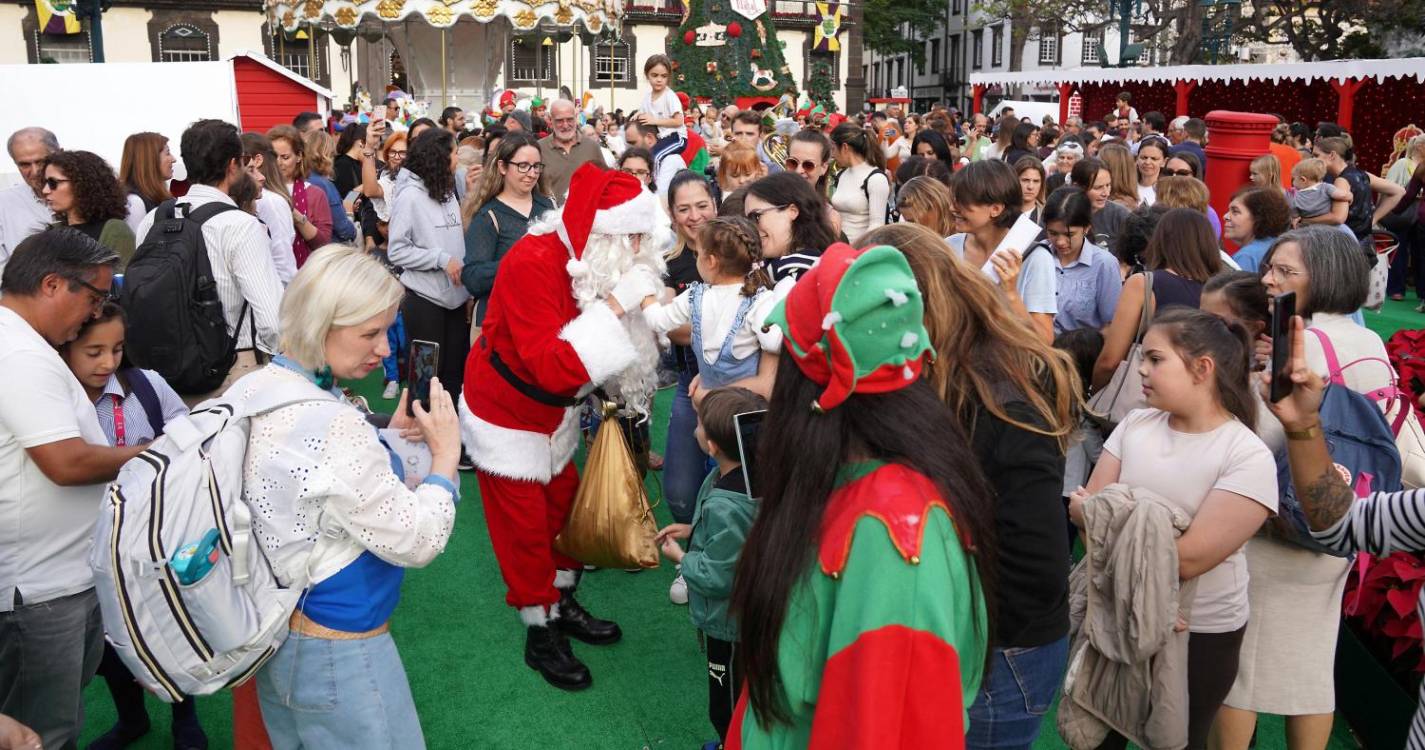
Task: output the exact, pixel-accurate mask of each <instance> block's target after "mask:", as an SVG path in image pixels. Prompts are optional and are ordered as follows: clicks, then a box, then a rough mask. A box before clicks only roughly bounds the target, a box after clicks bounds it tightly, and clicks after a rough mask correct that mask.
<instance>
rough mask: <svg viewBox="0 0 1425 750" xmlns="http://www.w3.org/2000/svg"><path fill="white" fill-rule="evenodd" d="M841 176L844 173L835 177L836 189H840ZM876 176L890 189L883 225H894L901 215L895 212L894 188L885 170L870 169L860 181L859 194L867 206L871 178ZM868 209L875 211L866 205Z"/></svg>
mask: <svg viewBox="0 0 1425 750" xmlns="http://www.w3.org/2000/svg"><path fill="white" fill-rule="evenodd" d="M842 174H845V173H844V172H843V173H840V174H837V175H836V187H840V185H841V175H842ZM876 175H880V176H882V177H884V178H886V186H887V187H889V188H890V192H889V193H888V194H887V198H886V219H885V223H887V224H894V223H896V222H898V221H900V220H901V214H900V212H899V211H897V210H896V187H895V185H893V184H891V175H890V174H889V173H888V172H886V170H884V169H881V168H880V167H874V168H872V169H871V173H870V174H868V175H866V179H864V180H862V181H861V194H862V195H865V196H866V202H867V204H869V203H870V202H871V178H872V177H875V176H876ZM868 208H870V209H871V210H875V206H869V205H868Z"/></svg>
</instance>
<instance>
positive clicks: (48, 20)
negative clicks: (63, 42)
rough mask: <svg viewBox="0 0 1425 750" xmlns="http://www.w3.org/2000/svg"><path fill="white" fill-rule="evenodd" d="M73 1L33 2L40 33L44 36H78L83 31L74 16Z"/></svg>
mask: <svg viewBox="0 0 1425 750" xmlns="http://www.w3.org/2000/svg"><path fill="white" fill-rule="evenodd" d="M74 5H75V4H74V1H73V0H35V13H36V15H38V16H39V21H40V23H39V26H40V31H41V32H43V33H45V34H78V33H79V32H80V31H83V30H84V29H83V27H81V26H80V24H79V18H78V17H77V16H75V14H74Z"/></svg>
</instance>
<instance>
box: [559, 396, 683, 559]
mask: <svg viewBox="0 0 1425 750" xmlns="http://www.w3.org/2000/svg"><path fill="white" fill-rule="evenodd" d="M613 412H614V408H613V405H612V404H606V405H605V408H604V420H603V424H601V425H599V432H598V434H597V435H595V437H594V442H593V444H592V445H591V446H589V457H588V460H587V461H585V462H584V476H583V477H582V478H581V479H580V481H579V491H578V493H577V494H576V495H575V496H574V506H573V508H572V509H571V510H570V511H569V521H568V523H566V524H565V525H564V530H563V531H561V532H559V536H558V537H556V538H555V539H554V549H555V550H557V551H559V552H560V553H562V554H565V555H568V556H569V557H572V558H574V559H575V560H578V561H580V562H583V563H587V564H589V565H595V566H598V567H600V568H656V567H658V547H657V545H656V544H654V541H653V540H654V537H655V536H657V534H658V528H657V525H656V524H655V523H654V520H653V509H652V507H650V506H649V504H648V493H647V492H646V491H645V490H644V487H643V479H642V478H641V476H640V474H639V471H638V467H637V466H636V465H635V464H634V461H633V451H632V450H630V448H629V443H628V439H627V438H626V437H625V436H624V432H623V425H622V424H621V420H619V419H617V418H616V417H614V415H613Z"/></svg>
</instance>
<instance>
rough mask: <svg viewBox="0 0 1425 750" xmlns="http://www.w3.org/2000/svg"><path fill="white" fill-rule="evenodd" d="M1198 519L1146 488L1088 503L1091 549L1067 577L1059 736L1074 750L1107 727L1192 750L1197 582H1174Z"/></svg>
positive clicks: (1148, 747) (1152, 747)
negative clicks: (1180, 541) (1190, 680)
mask: <svg viewBox="0 0 1425 750" xmlns="http://www.w3.org/2000/svg"><path fill="white" fill-rule="evenodd" d="M1191 522H1192V518H1191V517H1189V516H1188V515H1187V514H1186V513H1184V512H1183V511H1182V510H1180V509H1178V508H1176V507H1174V506H1173V505H1171V504H1169V503H1168V502H1167V501H1166V500H1164V499H1163V498H1161V497H1158V496H1157V495H1154V494H1153V493H1151V492H1149V491H1147V490H1143V489H1133V488H1129V487H1128V486H1127V485H1123V484H1113V485H1109V486H1108V487H1105V488H1104V489H1103V490H1102V491H1101V492H1099V493H1098V494H1097V495H1094V496H1093V497H1091V498H1089V499H1088V501H1087V502H1085V503H1084V527H1085V528H1084V533H1085V537H1086V544H1085V546H1086V547H1087V549H1088V553H1087V554H1086V555H1085V556H1084V559H1083V560H1082V561H1080V563H1079V564H1078V565H1077V566H1075V567H1074V570H1073V572H1072V573H1071V574H1070V575H1069V611H1070V622H1071V629H1070V638H1071V645H1070V648H1069V667H1068V672H1067V674H1066V675H1065V678H1064V694H1063V696H1062V697H1061V699H1060V701H1059V734H1060V735H1061V736H1062V737H1063V739H1064V742H1065V743H1067V744H1068V745H1069V747H1071V748H1073V749H1074V750H1091V748H1095V747H1098V745H1099V744H1100V743H1102V742H1103V740H1104V739H1105V738H1106V737H1107V736H1108V733H1109V731H1110V730H1113V731H1116V732H1118V733H1119V734H1121V735H1123V736H1125V737H1127V738H1128V739H1129V740H1131V741H1132V742H1133V743H1134V744H1135V745H1138V746H1139V747H1141V748H1144V749H1145V750H1179V748H1183V747H1185V746H1187V740H1188V726H1187V725H1188V722H1187V716H1188V706H1187V646H1188V633H1187V631H1186V630H1184V631H1182V632H1177V631H1175V630H1174V626H1175V625H1176V624H1177V622H1178V619H1179V618H1180V617H1181V619H1182V620H1183V622H1188V621H1189V617H1190V615H1191V611H1190V610H1191V608H1192V601H1193V595H1194V593H1195V591H1196V589H1197V583H1196V581H1188V582H1186V583H1183V582H1181V581H1179V580H1178V550H1177V538H1178V536H1180V535H1181V534H1182V532H1183V531H1185V530H1186V529H1187V527H1188V524H1190V523H1191Z"/></svg>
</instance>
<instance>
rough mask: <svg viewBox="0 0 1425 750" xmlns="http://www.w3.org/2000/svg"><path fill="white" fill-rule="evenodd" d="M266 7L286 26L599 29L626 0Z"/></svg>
mask: <svg viewBox="0 0 1425 750" xmlns="http://www.w3.org/2000/svg"><path fill="white" fill-rule="evenodd" d="M266 9H267V12H268V13H269V14H271V17H272V18H275V19H276V20H277V22H278V23H280V24H281V26H282V28H283V29H285V30H287V31H296V30H297V29H298V28H300V27H302V26H310V25H312V24H321V25H323V26H327V25H329V24H335V25H336V26H338V27H340V28H346V29H355V28H356V27H357V26H358V25H361V24H362V23H363V22H368V23H369V22H376V23H401V22H403V21H408V20H415V21H423V22H425V23H428V24H430V25H431V26H435V27H437V28H447V27H450V26H454V25H455V23H456V22H457V21H459V20H461V19H462V18H471V19H474V20H475V21H476V22H478V23H489V22H491V21H493V20H495V19H496V18H507V19H509V21H510V24H511V25H512V26H513V27H514V29H515V31H527V30H531V29H533V28H534V27H535V26H537V25H539V24H540V23H541V22H545V23H553V24H556V25H559V26H573V25H575V24H580V25H582V26H584V28H586V29H588V30H589V31H590V32H592V33H595V34H597V33H598V32H600V31H602V30H603V29H604V27H605V26H608V25H610V24H617V22H618V17H619V14H620V13H621V12H622V10H623V3H622V2H619V1H617V0H528V2H526V1H525V0H364V1H363V2H357V1H356V0H267V2H266Z"/></svg>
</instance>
